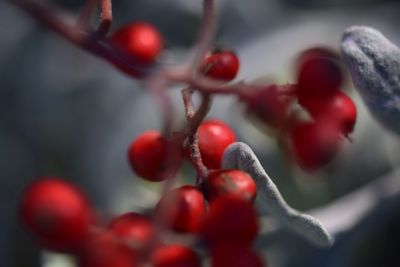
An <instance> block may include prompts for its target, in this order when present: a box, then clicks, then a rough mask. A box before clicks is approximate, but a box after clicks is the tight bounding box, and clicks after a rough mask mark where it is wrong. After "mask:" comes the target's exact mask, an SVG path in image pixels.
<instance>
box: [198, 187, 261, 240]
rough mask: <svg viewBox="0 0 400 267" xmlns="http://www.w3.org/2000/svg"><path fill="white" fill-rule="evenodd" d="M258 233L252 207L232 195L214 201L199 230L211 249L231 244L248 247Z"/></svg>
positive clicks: (255, 216)
mask: <svg viewBox="0 0 400 267" xmlns="http://www.w3.org/2000/svg"><path fill="white" fill-rule="evenodd" d="M257 233H258V219H257V214H256V212H255V210H254V209H253V207H252V205H251V204H250V203H248V202H247V201H245V200H243V199H241V198H239V197H237V196H232V195H226V196H222V197H220V198H218V199H216V200H214V201H213V202H212V203H211V205H210V209H209V211H208V214H207V216H206V218H205V220H204V224H203V226H202V229H201V234H202V237H203V238H204V239H205V241H206V242H207V244H208V245H209V246H211V247H214V246H216V245H221V244H222V245H224V244H233V245H238V246H248V245H250V243H251V242H252V241H253V240H254V239H255V237H256V236H257Z"/></svg>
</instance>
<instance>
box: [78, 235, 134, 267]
mask: <svg viewBox="0 0 400 267" xmlns="http://www.w3.org/2000/svg"><path fill="white" fill-rule="evenodd" d="M77 257H78V261H77V262H78V266H79V267H111V266H112V267H139V266H141V265H139V264H138V257H137V255H136V254H135V252H134V251H133V250H132V249H130V248H129V247H128V246H127V245H125V244H124V243H123V242H121V240H119V239H118V238H116V237H115V236H114V235H113V234H112V233H110V232H104V233H101V234H97V235H95V236H93V237H92V238H91V239H90V240H88V242H87V243H86V245H85V247H84V249H82V250H81V251H80V252H79V253H78V255H77Z"/></svg>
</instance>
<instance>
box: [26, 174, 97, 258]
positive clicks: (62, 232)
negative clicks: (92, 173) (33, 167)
mask: <svg viewBox="0 0 400 267" xmlns="http://www.w3.org/2000/svg"><path fill="white" fill-rule="evenodd" d="M20 215H21V219H22V222H23V223H24V224H25V226H26V227H27V228H28V229H29V230H30V231H31V232H32V233H33V235H34V236H35V237H36V238H37V239H38V241H39V242H40V243H41V245H43V246H44V247H45V248H47V249H50V250H56V251H63V252H64V251H65V252H71V251H74V250H76V249H79V247H80V246H81V245H82V243H83V242H84V241H85V240H86V239H87V237H88V235H89V227H90V225H91V223H92V220H93V214H92V210H91V207H90V205H89V203H88V201H87V200H86V198H85V196H84V195H83V194H82V193H81V192H80V191H79V189H78V188H76V187H75V186H73V185H71V184H69V183H67V182H65V181H62V180H59V179H57V178H43V179H40V180H38V181H35V182H33V183H32V184H31V185H30V186H28V188H27V189H26V190H25V192H24V193H23V196H22V200H21V206H20Z"/></svg>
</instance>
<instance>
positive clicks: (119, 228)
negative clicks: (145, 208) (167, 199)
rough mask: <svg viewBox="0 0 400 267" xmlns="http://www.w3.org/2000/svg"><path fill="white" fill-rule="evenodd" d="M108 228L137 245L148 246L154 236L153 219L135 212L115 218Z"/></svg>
mask: <svg viewBox="0 0 400 267" xmlns="http://www.w3.org/2000/svg"><path fill="white" fill-rule="evenodd" d="M108 229H109V230H110V231H112V232H113V233H114V234H115V236H117V237H120V238H122V239H124V240H126V241H127V242H129V243H130V244H132V245H133V246H135V247H143V246H146V245H147V244H149V242H150V241H151V239H152V238H153V236H154V228H153V225H152V222H151V220H149V219H148V218H147V217H145V216H143V215H141V214H138V213H134V212H129V213H125V214H123V215H121V216H119V217H117V218H115V219H114V220H112V221H111V223H110V224H109V225H108Z"/></svg>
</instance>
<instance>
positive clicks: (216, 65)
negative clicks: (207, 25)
mask: <svg viewBox="0 0 400 267" xmlns="http://www.w3.org/2000/svg"><path fill="white" fill-rule="evenodd" d="M239 65H240V63H239V58H238V57H237V55H236V54H235V53H234V52H232V51H229V50H215V51H213V52H211V53H209V54H208V55H207V56H206V58H205V59H204V61H203V64H202V66H201V71H202V72H203V73H204V74H205V75H207V76H209V77H211V78H213V79H215V80H220V81H226V82H229V81H231V80H233V79H234V78H235V77H236V75H237V73H238V72H239Z"/></svg>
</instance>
